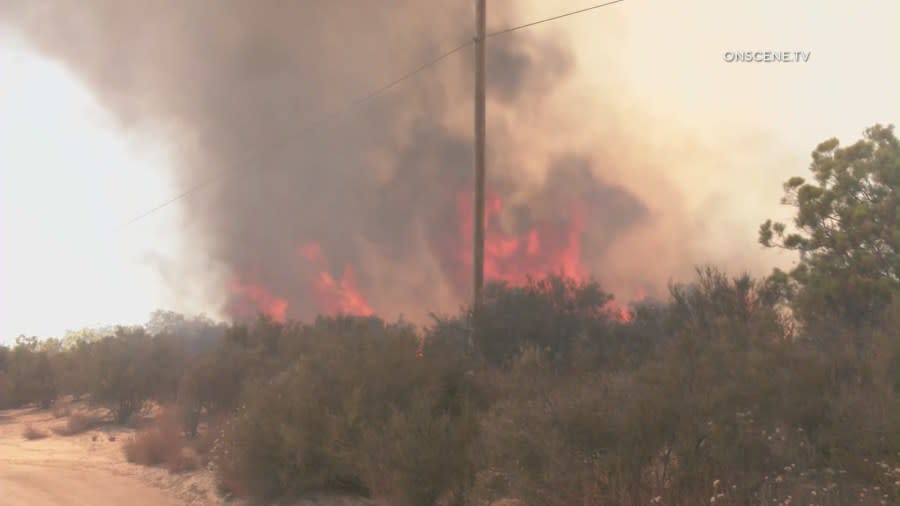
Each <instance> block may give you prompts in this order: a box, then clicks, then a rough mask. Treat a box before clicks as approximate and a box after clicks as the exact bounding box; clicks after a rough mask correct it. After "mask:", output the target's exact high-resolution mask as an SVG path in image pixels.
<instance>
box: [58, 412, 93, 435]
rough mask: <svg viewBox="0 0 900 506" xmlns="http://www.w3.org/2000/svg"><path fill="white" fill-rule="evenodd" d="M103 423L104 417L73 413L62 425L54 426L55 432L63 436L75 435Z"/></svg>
mask: <svg viewBox="0 0 900 506" xmlns="http://www.w3.org/2000/svg"><path fill="white" fill-rule="evenodd" d="M101 423H103V418H102V417H100V416H98V415H94V414H90V413H72V414H71V415H69V418H68V419H67V420H66V424H65V425H64V426H62V427H54V428H53V429H51V430H53V432H55V433H57V434H59V435H61V436H74V435H76V434H81V433H84V432H87V431H89V430H91V429H95V428H97V427H99V426H100V424H101Z"/></svg>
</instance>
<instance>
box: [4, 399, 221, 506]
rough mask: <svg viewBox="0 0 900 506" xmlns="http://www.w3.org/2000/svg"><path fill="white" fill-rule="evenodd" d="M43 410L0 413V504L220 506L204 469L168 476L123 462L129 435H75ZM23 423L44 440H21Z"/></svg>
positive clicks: (103, 430)
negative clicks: (58, 431) (59, 431)
mask: <svg viewBox="0 0 900 506" xmlns="http://www.w3.org/2000/svg"><path fill="white" fill-rule="evenodd" d="M65 420H66V419H65V418H54V417H53V416H52V415H51V413H50V412H49V411H47V410H38V409H18V410H6V411H0V504H2V505H8V506H17V505H23V506H25V505H27V506H45V505H46V506H50V505H53V506H63V505H86V506H88V505H89V506H103V505H120V504H121V505H128V506H151V505H152V506H183V505H191V506H206V505H216V504H223V502H222V500H221V499H220V498H218V497H217V495H216V492H215V486H214V481H213V478H212V475H211V473H210V472H209V471H208V470H205V469H204V470H200V471H195V472H191V473H184V474H171V473H169V472H168V471H166V470H164V469H157V468H148V467H143V466H138V465H135V464H130V463H128V462H126V461H125V456H124V454H123V452H122V442H123V441H125V440H127V439H128V438H129V437H130V436H131V434H132V433H133V430H131V429H126V428H122V427H113V426H102V427H99V428H97V429H94V430H90V431H87V432H85V433H82V434H78V435H74V436H62V435H58V434H55V433H53V432H52V431H51V430H50V429H51V428H52V427H56V426H62V425H64V424H65ZM27 424H31V425H32V426H33V427H35V428H37V429H38V430H41V431H43V432H46V433H47V434H48V437H46V438H43V439H37V440H32V441H29V440H26V439H25V438H24V437H23V431H24V430H25V427H26V425H27ZM113 438H114V440H111V439H113Z"/></svg>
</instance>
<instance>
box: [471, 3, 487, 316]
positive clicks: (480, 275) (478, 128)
mask: <svg viewBox="0 0 900 506" xmlns="http://www.w3.org/2000/svg"><path fill="white" fill-rule="evenodd" d="M486 3H487V0H475V33H476V35H475V199H474V200H475V224H474V225H475V226H474V227H473V231H474V232H473V236H474V237H473V241H472V243H473V247H474V251H473V258H472V260H473V261H472V269H473V279H472V281H473V288H472V291H473V301H472V302H473V310H474V311H475V312H476V313H477V311H478V308H479V307H480V306H481V302H482V293H481V292H482V288H483V287H484V143H485V139H484V138H485V121H484V112H485V111H484V109H485V106H484V83H485V75H484V70H485V62H484V60H485V58H484V45H485V15H486V10H487V6H486V5H485V4H486Z"/></svg>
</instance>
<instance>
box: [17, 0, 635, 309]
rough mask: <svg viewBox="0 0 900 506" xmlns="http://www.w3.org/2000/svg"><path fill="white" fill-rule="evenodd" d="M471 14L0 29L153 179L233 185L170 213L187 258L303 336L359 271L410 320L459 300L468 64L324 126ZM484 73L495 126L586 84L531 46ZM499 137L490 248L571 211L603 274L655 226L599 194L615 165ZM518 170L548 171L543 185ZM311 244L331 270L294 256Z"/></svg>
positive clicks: (368, 292) (52, 22) (234, 13)
mask: <svg viewBox="0 0 900 506" xmlns="http://www.w3.org/2000/svg"><path fill="white" fill-rule="evenodd" d="M470 3H471V2H452V4H456V5H451V2H439V1H436V0H428V1H425V0H393V1H388V2H352V5H351V3H350V2H335V1H324V0H323V1H312V0H310V1H303V2H281V1H257V2H247V1H217V2H205V1H204V2H201V1H185V2H160V3H152V4H148V3H147V2H132V1H118V0H96V1H90V2H63V1H59V2H54V1H41V0H23V1H16V0H0V22H3V23H6V24H8V25H9V26H11V27H14V28H16V29H18V30H20V31H21V32H22V33H23V35H24V36H25V38H26V40H27V41H28V42H29V43H30V44H33V46H34V47H35V48H36V49H38V50H39V51H41V52H42V53H44V54H45V55H47V56H49V57H51V58H54V59H57V60H59V61H61V62H63V63H64V64H65V65H67V66H68V67H69V68H70V69H71V70H72V71H73V72H74V73H75V74H76V75H77V76H78V77H79V78H81V79H82V80H84V82H86V83H87V84H88V86H89V87H90V89H91V90H92V91H93V92H94V93H95V94H96V97H97V98H98V100H99V101H100V102H101V103H102V104H103V105H104V106H105V107H106V108H108V109H109V110H110V111H112V113H113V114H114V115H115V117H116V118H117V120H118V121H119V124H120V126H121V127H122V128H123V129H136V130H141V131H147V132H152V133H154V135H161V136H163V137H164V138H165V140H166V142H167V143H169V144H170V145H172V146H173V150H174V153H175V155H176V156H175V159H176V163H175V165H174V166H173V167H168V168H161V169H160V170H170V171H172V172H173V175H174V178H175V180H176V181H177V182H178V185H179V186H181V187H184V188H187V187H190V186H192V185H194V184H197V183H198V182H201V181H206V180H209V179H221V178H222V177H223V176H235V177H228V178H226V179H225V180H219V182H217V183H215V184H211V185H209V186H208V187H205V188H203V190H202V191H200V192H197V195H193V196H191V197H190V198H186V199H184V200H182V201H181V202H180V205H181V206H182V207H183V209H184V216H185V223H184V224H183V226H184V238H185V241H186V243H187V247H188V248H190V249H191V250H193V251H201V252H203V254H204V255H205V256H206V257H208V258H209V260H210V262H215V263H217V264H223V265H225V266H227V268H228V271H229V272H228V273H227V274H226V277H231V278H234V279H241V280H243V281H245V282H248V283H254V284H259V285H263V286H265V287H266V288H267V289H268V290H269V291H270V292H271V293H273V294H274V295H276V296H278V297H280V298H284V299H286V300H287V301H288V303H289V305H288V310H287V313H288V315H289V316H293V317H299V318H309V317H310V316H312V315H313V314H315V313H317V312H319V311H322V310H323V308H322V307H320V304H319V302H318V301H317V300H316V299H315V297H314V296H313V295H312V294H311V291H310V289H309V285H310V283H311V282H312V280H314V279H315V277H316V276H317V275H319V271H321V270H322V269H323V268H324V269H326V270H327V271H328V272H329V273H331V274H332V275H333V276H334V277H336V278H337V277H339V276H341V274H342V273H343V272H346V269H347V266H350V267H351V268H352V270H353V273H354V275H355V281H356V283H357V285H358V287H359V289H360V291H361V292H362V293H363V294H364V295H365V296H366V298H367V299H368V301H369V303H370V304H371V306H372V307H373V308H374V309H375V310H376V311H378V312H380V313H386V314H388V315H391V314H397V313H406V314H411V315H415V314H421V313H422V312H424V311H428V310H447V309H453V308H454V306H455V305H456V304H461V303H463V302H464V301H465V299H466V297H467V296H468V290H470V287H469V286H468V285H467V282H468V279H469V278H468V277H467V274H466V272H465V265H464V262H462V261H461V260H460V259H461V258H462V257H461V255H462V253H463V252H464V243H465V240H464V239H465V238H464V237H463V234H464V231H463V227H461V226H460V223H459V220H460V210H459V206H460V202H461V199H464V197H465V196H467V195H469V196H470V194H471V190H470V188H471V182H472V159H473V158H472V156H473V155H472V148H471V144H472V134H471V112H470V111H471V107H472V82H471V72H472V67H471V64H472V60H473V58H472V54H471V48H466V49H464V50H463V51H461V52H460V53H458V54H455V55H453V56H452V57H450V58H448V59H447V60H446V61H444V62H441V63H440V64H438V65H436V66H435V67H434V68H432V69H428V70H427V71H424V72H421V73H420V74H417V75H416V76H415V77H413V78H412V79H410V80H408V81H407V82H404V83H402V84H400V85H399V86H397V87H396V88H395V89H392V90H391V91H389V92H388V93H385V94H384V95H382V96H379V97H377V98H375V99H373V100H369V101H367V102H365V103H363V104H361V105H359V106H358V107H355V108H354V109H353V110H351V111H349V112H347V113H346V114H343V113H342V114H339V115H337V116H335V117H331V119H330V120H329V121H327V122H324V123H317V120H319V119H320V118H322V117H323V116H327V115H328V114H329V113H331V112H332V111H335V110H342V109H341V107H342V106H343V105H345V104H347V103H348V102H350V101H352V100H354V99H355V98H358V97H360V96H363V95H365V94H366V93H367V92H368V91H370V90H372V89H375V88H377V87H379V86H381V85H383V84H384V83H387V82H390V81H391V80H392V79H393V78H396V77H397V76H399V75H402V74H403V73H405V72H406V71H408V70H409V69H411V68H415V67H416V66H418V65H419V64H420V63H421V62H423V61H427V60H429V59H431V58H433V57H434V56H436V55H438V54H440V53H441V52H442V51H445V50H448V49H451V48H453V47H455V46H458V45H459V44H460V43H462V42H465V41H467V40H471V26H472V6H471V5H469V4H470ZM498 17H499V16H498ZM487 61H488V82H489V86H488V100H489V110H491V111H494V110H496V111H503V110H508V109H510V108H517V107H535V104H539V103H540V101H541V99H542V97H545V96H547V95H548V94H551V93H554V92H555V91H556V90H558V89H559V87H560V86H561V85H563V84H564V83H565V82H566V81H567V79H569V78H570V77H571V75H572V74H573V72H575V70H576V68H577V61H576V58H575V56H574V53H573V51H572V49H571V48H570V47H569V46H568V43H567V41H566V40H564V39H546V38H541V37H538V36H536V35H532V34H530V33H529V32H528V31H521V32H514V33H510V34H506V35H504V36H502V37H496V38H491V39H489V45H488V60H487ZM491 114H493V112H492V113H491ZM541 121H542V123H540V124H529V125H527V129H528V131H529V132H537V133H536V134H534V135H540V132H541V131H542V129H546V131H547V132H548V135H549V133H550V132H551V131H552V130H553V129H554V128H555V125H554V124H553V118H552V114H550V115H546V114H545V115H544V116H543V119H542V120H541ZM491 124H492V125H493V124H494V123H491ZM310 125H315V128H310ZM498 125H499V126H497V128H492V129H491V130H490V131H489V149H488V161H489V164H490V165H489V167H490V172H489V188H490V189H489V193H490V194H492V195H493V196H495V197H497V198H499V199H501V200H502V201H503V210H502V216H497V217H495V218H494V220H495V223H492V225H491V227H493V229H494V230H501V229H502V231H503V233H504V234H509V235H515V234H517V233H525V232H526V231H528V230H531V229H533V228H534V227H536V226H539V227H542V229H547V230H553V229H555V230H567V229H568V228H570V227H571V226H572V223H571V220H572V217H571V216H572V213H571V209H572V206H573V205H575V204H576V203H577V204H578V205H580V206H583V208H584V213H585V215H584V228H583V230H582V231H581V232H580V235H581V243H582V246H581V256H582V261H583V263H584V264H585V265H587V266H588V267H589V269H591V270H592V271H593V270H598V271H599V270H602V267H603V266H602V262H603V259H604V257H605V254H606V253H607V251H608V250H609V248H610V246H611V245H612V244H613V243H614V242H615V241H616V240H617V239H618V238H619V237H621V236H623V235H625V234H627V233H628V232H629V231H630V230H632V229H634V228H636V227H640V226H642V225H643V224H645V223H646V222H647V221H648V220H649V219H650V218H649V215H648V212H647V208H646V206H645V204H644V203H643V202H642V201H641V200H640V199H639V198H638V197H637V196H636V194H635V193H633V192H632V191H630V190H629V189H628V188H627V186H625V185H624V184H623V183H622V182H619V181H615V180H606V179H604V178H601V177H599V176H597V174H600V173H603V172H604V171H603V170H602V169H603V168H604V166H605V165H614V164H616V161H615V160H610V159H598V158H597V157H596V156H595V155H592V154H590V153H584V152H571V151H567V150H560V151H559V152H550V153H546V152H542V153H533V156H531V154H532V152H533V151H534V149H535V148H534V146H533V145H532V144H533V143H532V142H531V140H530V139H528V138H523V136H522V135H520V134H517V133H516V132H517V128H518V127H519V126H520V125H516V124H514V123H513V124H509V123H503V124H500V123H498ZM521 126H522V127H525V126H526V125H521ZM523 158H529V159H534V160H543V162H540V163H539V164H540V165H542V166H543V167H542V170H541V171H540V172H541V174H538V175H535V174H534V171H527V170H525V168H524V167H523V166H522V165H521V163H520V161H521V160H522V159H523ZM622 171H623V169H622V168H621V167H618V168H617V170H615V171H612V170H611V171H609V172H608V173H610V174H615V173H622ZM134 226H140V223H137V224H135V225H134ZM489 228H490V227H489ZM546 237H548V238H552V237H554V236H553V234H549V235H547V236H546ZM312 242H315V243H317V244H319V245H320V247H321V251H322V254H323V258H324V259H325V260H324V262H325V264H326V265H324V267H323V266H321V265H315V264H313V263H311V262H309V261H307V260H306V259H304V258H303V257H302V255H299V254H298V248H299V247H301V246H302V245H304V244H309V243H312ZM535 274H537V275H539V274H542V273H535ZM192 275H200V274H197V273H191V272H186V273H184V274H183V276H186V277H190V276H192ZM168 279H171V280H172V281H171V282H172V283H178V276H169V277H168ZM221 281H222V286H223V287H224V286H226V285H227V282H228V281H229V279H223V280H221ZM222 290H226V288H222ZM210 297H211V299H212V298H213V296H212V294H210ZM226 307H230V306H226Z"/></svg>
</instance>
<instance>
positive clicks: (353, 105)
mask: <svg viewBox="0 0 900 506" xmlns="http://www.w3.org/2000/svg"><path fill="white" fill-rule="evenodd" d="M472 43H473V42H472V41H469V42H465V43H463V44H460V45H458V46H456V47H455V48H453V49H451V50H449V51H445V52H444V53H442V54H440V55H439V56H436V57H435V58H433V59H431V60H429V61H427V62H425V63H423V64H422V65H419V66H418V67H416V68H414V69H413V70H410V71H409V72H407V73H406V74H403V75H402V76H400V77H398V78H397V79H394V80H393V81H391V82H389V83H387V84H385V85H383V86H381V87H380V88H376V89H374V90H372V91H370V92H369V93H366V94H365V95H363V96H361V97H359V98H356V99H355V100H352V101H351V102H349V103H348V104H347V105H345V106H343V107H341V108H338V109H336V110H334V111H332V112H331V113H328V114H326V115H324V116H322V117H321V118H319V119H318V120H316V121H313V122H312V123H310V124H308V125H306V126H305V127H304V128H303V129H302V130H301V131H300V132H299V133H297V134H294V135H290V136H286V137H283V138H281V139H280V140H279V142H278V143H277V144H276V145H275V146H272V148H271V149H277V148H279V147H280V146H281V145H283V144H284V143H286V142H287V141H289V140H296V139H302V138H303V137H305V136H306V134H308V133H310V132H311V131H313V130H315V129H317V128H319V127H321V126H323V125H325V124H326V123H328V122H329V121H332V120H334V119H336V118H338V117H340V116H341V115H342V114H346V113H349V112H350V111H351V110H353V109H354V108H356V107H359V106H361V105H363V104H365V103H366V102H368V101H369V100H372V99H374V98H376V97H378V96H379V95H382V94H383V93H385V92H387V91H388V90H390V89H391V88H394V87H395V86H397V85H399V84H400V83H402V82H403V81H406V80H408V79H410V78H412V77H413V76H415V75H416V74H418V73H419V72H422V71H423V70H425V69H427V68H428V67H431V66H432V65H436V64H437V63H440V62H441V61H442V60H444V59H446V58H448V57H449V56H451V55H453V54H454V53H457V52H459V51H462V50H463V49H465V48H467V47H469V46H471V45H472ZM247 162H249V160H247ZM239 175H246V174H236V173H233V172H232V173H223V174H220V175H218V176H214V177H211V178H208V179H206V180H204V181H201V182H199V183H197V184H195V185H193V186H191V187H190V188H188V189H187V190H185V191H183V192H181V193H179V194H178V195H175V196H174V197H172V198H170V199H169V200H166V201H164V202H161V203H160V204H158V205H156V206H154V207H153V208H151V209H148V210H147V211H144V212H142V213H141V214H138V215H137V216H135V217H133V218H131V219H130V220H128V221H126V222H124V223H122V224H121V225H119V226H118V227H116V230H121V229H123V228H125V227H128V226H129V225H132V224H134V223H135V222H138V221H140V220H142V219H144V218H146V217H147V216H150V215H151V214H153V213H155V212H157V211H159V210H160V209H163V208H165V207H168V206H170V205H172V204H174V203H175V202H178V201H179V200H181V199H183V198H185V197H188V196H189V195H191V194H192V193H194V192H196V191H198V190H200V189H202V188H204V187H206V186H208V185H210V184H213V183H216V182H219V181H224V180H227V179H231V178H234V177H237V176H239Z"/></svg>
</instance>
